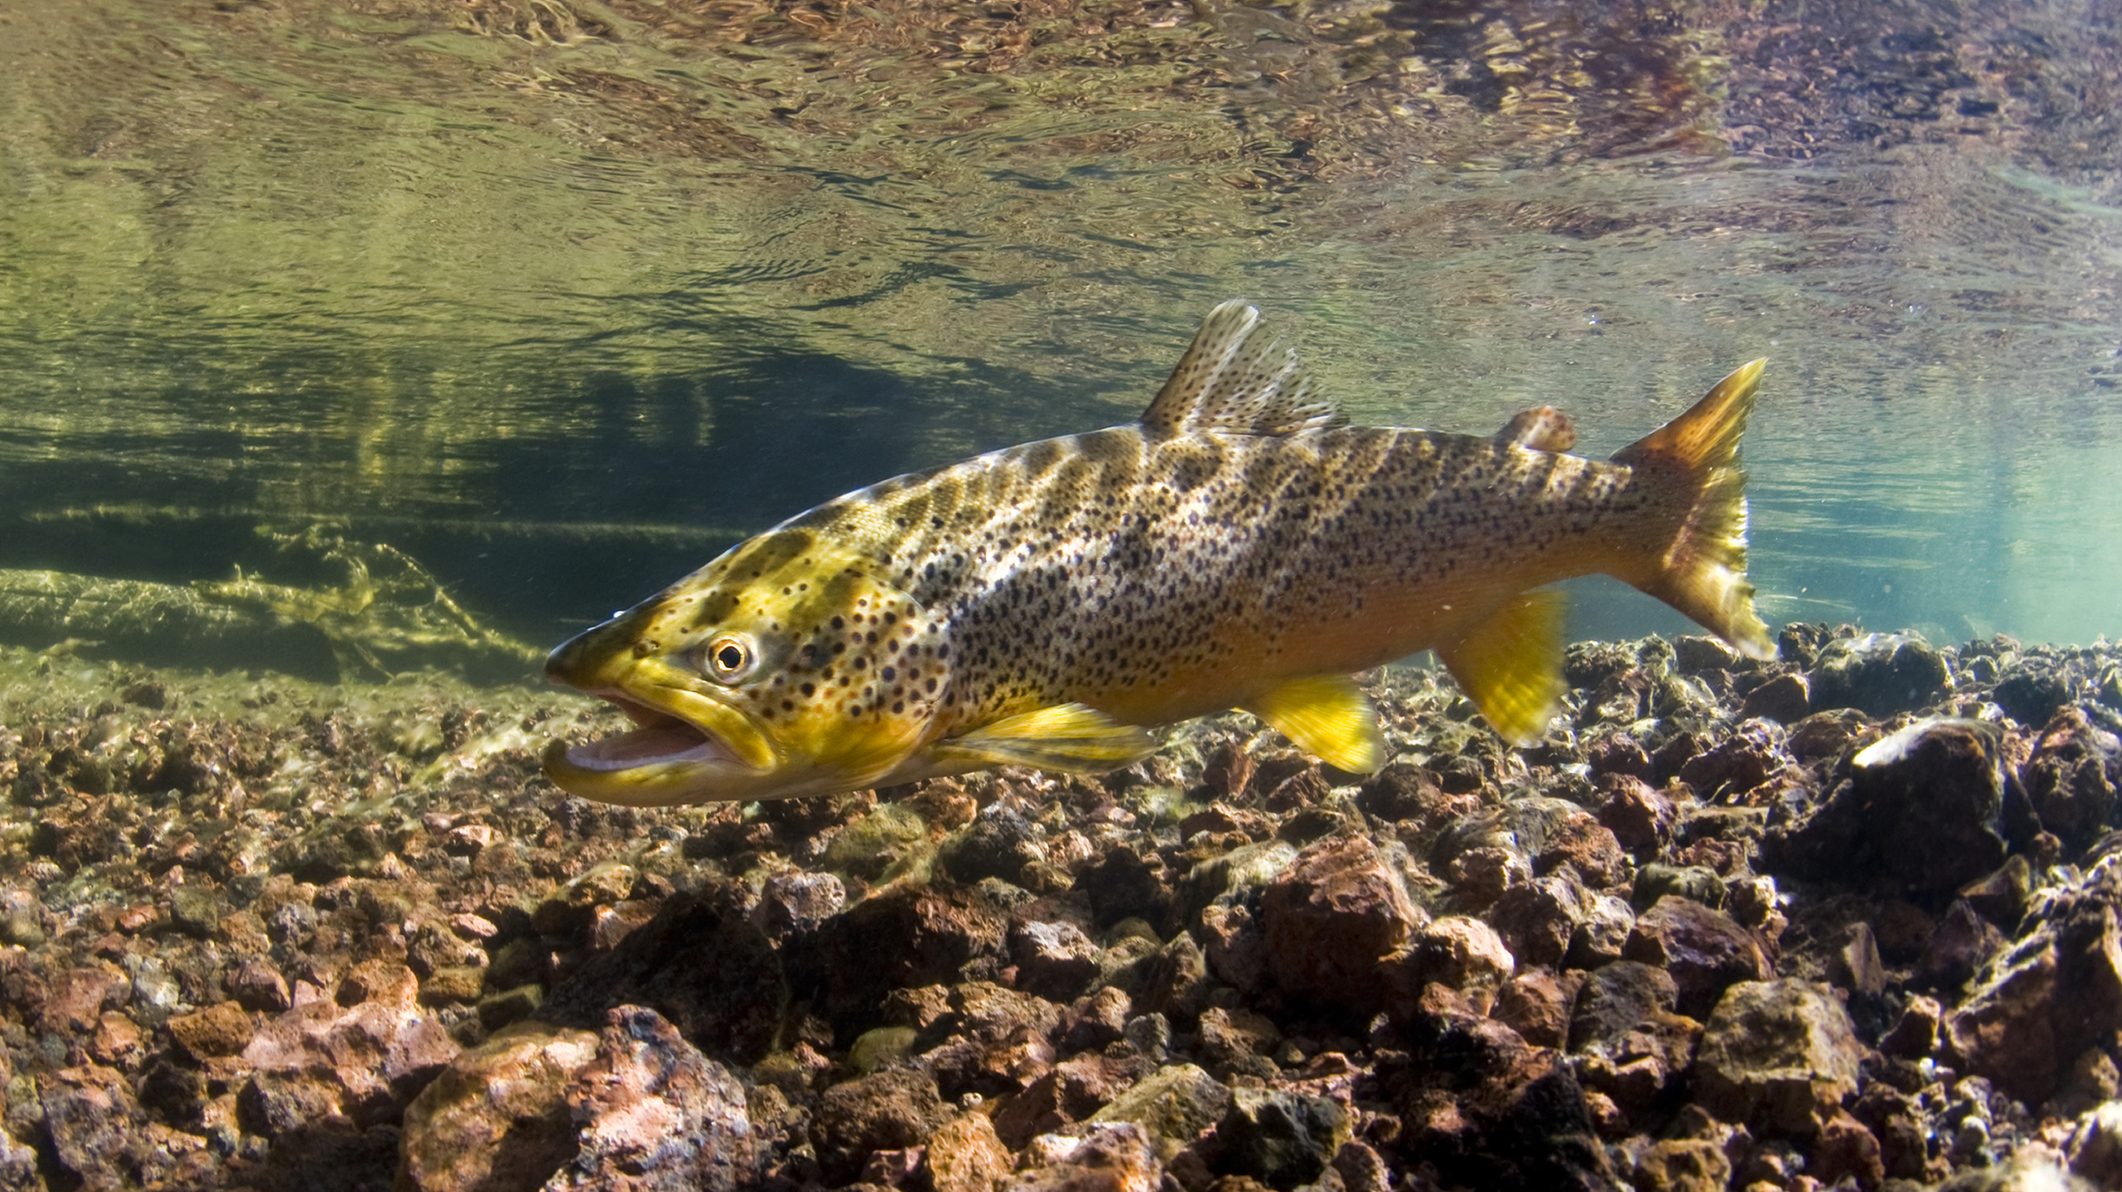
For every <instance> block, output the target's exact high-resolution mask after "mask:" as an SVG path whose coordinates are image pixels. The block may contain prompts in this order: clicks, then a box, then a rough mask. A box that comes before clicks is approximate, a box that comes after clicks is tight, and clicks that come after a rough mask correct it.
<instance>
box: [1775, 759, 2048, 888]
mask: <svg viewBox="0 0 2122 1192" xmlns="http://www.w3.org/2000/svg"><path fill="white" fill-rule="evenodd" d="M2004 744H2005V742H2004V739H2003V730H2002V729H2001V728H2000V727H1998V726H1997V725H1994V724H1989V723H1986V722H1983V721H1975V720H1924V721H1919V722H1917V723H1915V724H1912V725H1909V726H1908V727H1907V728H1904V729H1902V730H1900V731H1899V732H1896V733H1894V734H1892V735H1891V736H1888V737H1886V738H1884V739H1882V740H1879V741H1875V742H1873V743H1872V744H1870V745H1868V746H1866V747H1864V748H1863V749H1862V750H1860V751H1858V753H1857V754H1856V756H1855V757H1853V758H1851V759H1850V765H1849V774H1850V776H1849V779H1848V780H1847V781H1845V782H1844V783H1842V784H1841V785H1840V786H1838V787H1837V788H1836V789H1835V791H1834V793H1833V794H1832V795H1830V796H1829V797H1828V799H1827V801H1826V802H1825V803H1824V804H1823V805H1822V806H1821V807H1819V809H1818V810H1816V811H1815V812H1813V813H1812V814H1811V815H1810V816H1809V817H1807V818H1805V819H1803V820H1800V821H1798V822H1795V823H1785V824H1778V825H1775V826H1773V827H1772V828H1771V829H1770V831H1769V832H1768V834H1767V836H1766V837H1765V838H1764V840H1763V841H1762V852H1763V858H1764V861H1765V862H1766V864H1767V865H1768V866H1770V867H1771V868H1773V869H1775V870H1776V871H1778V872H1789V873H1793V874H1795V875H1797V876H1800V877H1807V878H1814V879H1819V880H1836V881H1846V880H1848V879H1849V878H1850V877H1851V876H1852V875H1863V876H1868V877H1870V878H1871V879H1872V880H1874V881H1877V882H1880V883H1883V884H1885V885H1887V886H1889V887H1890V888H1892V889H1895V890H1896V891H1904V892H1907V893H1909V894H1911V895H1915V896H1931V897H1935V896H1942V895H1945V894H1948V893H1950V892H1952V891H1954V890H1957V889H1959V888H1960V887H1961V886H1964V885H1966V884H1967V883H1969V882H1971V881H1974V880H1976V879H1977V878H1981V877H1983V876H1986V875H1987V874H1989V873H1991V872H1993V871H1994V870H1995V869H1996V868H1997V866H1999V865H2001V864H2003V862H2004V858H2005V855H2006V852H2007V850H2008V848H2009V847H2010V845H2011V843H2012V842H2014V841H2018V840H2021V839H2022V838H2028V837H2031V835H2032V831H2033V829H2034V826H2035V825H2034V823H2033V819H2032V815H2031V811H2030V809H2029V808H2028V807H2027V805H2026V802H2025V795H2024V793H2023V791H2021V790H2020V789H2019V786H2018V778H2017V776H2016V774H2014V773H2013V772H2012V771H2011V770H2010V768H2009V767H2008V766H2007V765H2006V764H2005V757H2004Z"/></svg>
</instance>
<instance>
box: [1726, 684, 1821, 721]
mask: <svg viewBox="0 0 2122 1192" xmlns="http://www.w3.org/2000/svg"><path fill="white" fill-rule="evenodd" d="M1811 711H1812V685H1811V684H1809V683H1807V682H1806V681H1805V676H1804V675H1802V674H1799V673H1797V672H1792V673H1790V674H1784V675H1777V676H1776V677H1775V678H1773V679H1770V680H1768V681H1767V682H1766V683H1763V684H1761V685H1760V686H1758V687H1755V688H1754V689H1753V690H1752V691H1749V692H1747V693H1746V698H1745V699H1744V700H1741V701H1740V703H1739V715H1740V716H1741V717H1742V718H1745V719H1752V718H1754V717H1756V716H1762V717H1766V718H1768V719H1770V720H1774V721H1777V722H1779V723H1782V724H1796V723H1797V722H1798V721H1800V720H1803V719H1805V717H1806V715H1807V714H1808V713H1809V712H1811Z"/></svg>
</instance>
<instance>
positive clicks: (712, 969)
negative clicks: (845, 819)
mask: <svg viewBox="0 0 2122 1192" xmlns="http://www.w3.org/2000/svg"><path fill="white" fill-rule="evenodd" d="M847 917H848V916H847V915H841V916H837V917H835V918H834V919H832V920H830V921H829V922H828V924H827V926H826V927H824V928H821V929H820V930H819V931H816V932H813V933H810V934H809V935H805V936H800V937H797V941H796V942H794V943H792V944H791V945H790V946H789V951H790V952H792V953H794V955H792V956H789V955H788V954H787V953H777V952H776V950H775V948H774V946H773V944H772V942H771V941H769V940H768V939H767V938H766V937H765V936H764V935H762V934H761V933H760V931H759V929H758V927H756V926H755V925H754V924H753V923H752V922H751V919H750V916H749V915H748V913H747V911H746V908H745V907H744V905H743V904H742V903H741V901H740V900H739V899H738V898H737V897H736V896H735V895H734V893H733V892H731V891H729V890H726V889H721V888H717V887H707V888H704V889H702V890H700V891H698V892H689V893H685V894H678V895H674V896H671V897H668V898H665V899H663V902H662V905H661V907H660V908H659V909H658V910H657V911H656V914H655V917H654V918H652V919H650V920H649V921H648V922H646V923H643V924H641V925H640V926H639V927H636V928H634V929H633V930H632V931H629V932H627V933H626V934H625V936H624V938H622V939H620V940H619V942H618V943H617V944H616V945H615V946H613V947H611V948H609V949H604V950H592V951H588V953H587V957H586V959H584V960H582V961H581V963H580V964H579V965H578V966H576V967H573V968H571V969H569V970H568V971H567V972H565V973H564V974H563V975H562V976H561V977H560V978H559V979H557V980H555V981H554V983H553V984H552V986H551V988H550V989H549V990H548V992H547V996H545V997H544V999H543V1005H542V1007H541V1008H540V1009H539V1014H540V1016H541V1017H543V1018H545V1019H547V1020H548V1021H551V1022H558V1023H563V1024H565V1025H568V1026H575V1027H581V1028H583V1029H585V1030H602V1029H603V1028H604V1026H605V1025H606V1023H605V1018H606V1015H607V1014H608V1013H609V1012H610V1009H611V1007H612V1006H614V1005H637V1006H647V1007H649V1008H650V1009H653V1010H655V1011H656V1013H658V1014H661V1015H662V1016H663V1017H665V1018H667V1019H669V1020H670V1021H671V1023H672V1024H673V1025H675V1026H676V1027H677V1028H678V1030H679V1033H681V1034H683V1035H684V1036H685V1037H686V1038H687V1039H689V1040H692V1041H694V1043H695V1045H696V1046H699V1047H701V1048H704V1049H706V1050H707V1051H710V1052H713V1053H714V1054H716V1055H718V1056H723V1057H726V1058H728V1059H730V1060H733V1061H735V1062H740V1063H754V1062H757V1061H758V1060H759V1059H761V1058H763V1057H764V1056H765V1055H766V1053H767V1052H768V1051H769V1050H770V1049H771V1048H772V1046H773V1044H774V1040H775V1038H776V1036H777V1034H778V1032H779V1031H780V1030H781V1025H782V1024H781V1017H780V1015H781V1011H780V1007H781V1005H782V1003H783V1002H784V1000H785V999H786V998H787V997H788V980H789V978H788V977H787V976H786V975H785V973H784V964H783V958H784V956H788V963H787V967H788V968H798V967H802V966H808V965H812V964H818V963H823V961H824V957H823V956H822V955H820V954H819V953H817V952H813V951H812V950H811V946H812V945H813V944H815V943H816V941H817V937H818V936H821V935H824V934H826V933H828V932H829V931H830V930H831V927H832V925H834V924H839V923H842V922H843V921H845V920H846V918H847ZM878 926H880V928H881V926H882V925H881V924H879V925H878ZM992 928H993V932H994V934H993V936H992V937H990V938H991V941H992V943H993V945H994V946H996V948H997V949H998V950H999V945H1000V943H1001V939H1000V936H1001V924H1000V922H999V921H996V922H994V923H993V924H992ZM903 939H904V937H902V936H899V935H887V934H883V933H881V932H880V934H878V935H877V936H875V937H873V938H871V939H869V940H868V941H866V942H865V943H863V944H860V945H856V944H853V943H852V942H850V941H845V940H842V941H840V942H838V943H836V944H835V945H834V946H833V947H832V948H831V953H832V955H833V956H834V958H835V961H836V968H835V969H834V970H833V972H834V974H835V975H836V976H838V978H839V979H840V980H841V981H844V982H846V983H847V987H848V988H849V989H850V990H852V989H854V988H860V989H861V990H862V991H863V993H864V995H865V997H867V999H868V1000H867V1001H866V1002H865V1003H864V1005H865V1007H866V1009H865V1011H864V1012H865V1013H866V1014H874V1012H875V1010H876V1007H877V1006H878V1004H879V1003H881V1002H882V1001H883V997H884V994H885V992H886V989H887V988H888V986H885V985H883V984H882V983H881V982H879V981H878V980H877V978H878V976H879V975H880V973H890V972H894V971H897V970H896V969H895V966H896V965H899V964H904V963H908V961H907V959H906V956H905V954H903V953H901V952H899V951H898V950H897V948H898V944H897V943H896V942H892V943H888V942H887V941H902V940H903ZM509 947H513V945H509ZM509 947H504V948H503V949H501V951H500V952H499V953H497V954H496V955H495V958H494V963H493V966H492V967H491V968H490V969H489V970H488V974H487V983H488V986H489V988H493V987H495V986H496V985H497V983H499V982H501V981H503V980H504V979H505V977H504V974H503V972H502V969H503V959H504V957H505V955H506V954H507V953H508V951H509ZM804 975H805V977H806V978H808V979H811V980H824V979H825V978H823V977H822V976H820V975H819V974H817V973H816V972H815V971H814V970H806V971H805V974H804ZM914 983H915V984H920V983H922V982H914ZM501 987H502V988H507V986H505V985H504V986H501ZM518 1008H521V1007H518ZM482 1017H485V1008H484V1007H482ZM504 1017H505V1014H504ZM854 1033H855V1034H859V1033H860V1031H856V1032H854ZM851 1039H852V1035H850V1040H851Z"/></svg>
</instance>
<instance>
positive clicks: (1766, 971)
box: [1621, 894, 1773, 1018]
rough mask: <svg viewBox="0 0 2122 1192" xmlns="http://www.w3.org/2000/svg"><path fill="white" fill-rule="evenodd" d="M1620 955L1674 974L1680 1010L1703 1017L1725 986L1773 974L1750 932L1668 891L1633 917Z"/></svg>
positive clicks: (1760, 979) (1730, 920)
mask: <svg viewBox="0 0 2122 1192" xmlns="http://www.w3.org/2000/svg"><path fill="white" fill-rule="evenodd" d="M1621 955H1622V956H1623V957H1625V958H1626V959H1629V960H1636V961H1641V962H1643V963H1644V964H1648V965H1653V966H1656V967H1658V968H1662V969H1664V970H1665V971H1666V972H1668V973H1670V974H1672V978H1673V985H1674V986H1675V988H1676V989H1677V991H1678V993H1679V1010H1680V1013H1682V1014H1686V1015H1688V1016H1690V1017H1693V1018H1701V1017H1703V1016H1705V1015H1707V1014H1708V1013H1709V1012H1710V1010H1711V1008H1712V1007H1714V1006H1715V1005H1716V1004H1717V999H1718V998H1719V997H1722V996H1723V994H1724V990H1725V989H1726V988H1727V987H1729V986H1731V985H1732V984H1734V983H1735V982H1739V981H1765V980H1767V979H1768V978H1769V977H1770V976H1772V975H1773V971H1772V969H1771V968H1770V966H1769V963H1768V956H1767V955H1766V954H1765V953H1764V952H1763V951H1762V950H1761V942H1760V940H1758V939H1757V938H1755V936H1754V933H1753V932H1751V931H1748V930H1747V929H1746V928H1744V927H1741V926H1739V924H1738V922H1737V921H1736V920H1734V919H1733V918H1732V917H1731V916H1730V915H1727V914H1725V913H1724V912H1723V911H1720V910H1714V909H1712V908H1710V907H1706V906H1704V905H1702V904H1701V903H1699V902H1696V901H1694V900H1693V899H1689V898H1682V897H1679V896H1677V895H1673V894H1667V895H1665V896H1664V897H1662V898H1660V899H1658V901H1657V904H1656V905H1654V906H1652V907H1651V908H1650V909H1649V910H1647V911H1645V912H1643V914H1641V915H1640V916H1638V917H1637V919H1636V926H1635V929H1634V930H1633V931H1631V932H1630V933H1629V937H1628V943H1627V944H1626V945H1624V946H1623V947H1622V949H1621Z"/></svg>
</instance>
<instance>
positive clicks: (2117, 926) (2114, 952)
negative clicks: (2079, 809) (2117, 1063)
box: [1945, 854, 2122, 1103]
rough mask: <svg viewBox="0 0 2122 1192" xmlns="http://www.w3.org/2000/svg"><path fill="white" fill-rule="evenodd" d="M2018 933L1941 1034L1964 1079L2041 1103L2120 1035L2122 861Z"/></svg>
mask: <svg viewBox="0 0 2122 1192" xmlns="http://www.w3.org/2000/svg"><path fill="white" fill-rule="evenodd" d="M2021 931H2022V934H2021V936H2020V938H2019V940H2018V941H2017V942H2016V943H2014V944H2013V945H2012V946H2011V948H2010V949H2009V950H2007V951H2006V952H2004V953H2003V954H2002V955H2000V956H1998V957H1996V958H1995V959H1994V960H1992V961H1991V962H1990V964H1989V965H1988V966H1987V967H1986V968H1985V969H1984V970H1983V971H1982V973H1981V974H1980V977H1979V979H1978V981H1977V984H1976V987H1975V990H1974V992H1973V993H1971V994H1969V995H1968V997H1967V999H1966V1000H1965V1001H1963V1002H1962V1003H1961V1004H1960V1005H1959V1007H1958V1008H1956V1009H1955V1010H1953V1011H1952V1013H1951V1014H1950V1015H1948V1016H1947V1018H1946V1022H1945V1028H1946V1031H1945V1033H1946V1041H1947V1043H1948V1045H1949V1046H1950V1047H1951V1050H1952V1052H1953V1054H1954V1055H1956V1056H1957V1057H1959V1061H1960V1063H1961V1064H1962V1065H1964V1066H1965V1067H1966V1069H1967V1070H1968V1071H1971V1072H1975V1073H1977V1074H1979V1075H1982V1076H1986V1077H1988V1078H1989V1079H1990V1080H1992V1081H1994V1082H1995V1083H1996V1084H1997V1086H1998V1087H1999V1088H2001V1089H2004V1090H2005V1091H2006V1092H2009V1093H2010V1094H2011V1095H2013V1096H2015V1097H2018V1098H2020V1099H2021V1100H2024V1101H2027V1102H2029V1103H2038V1102H2040V1101H2043V1100H2046V1099H2047V1098H2048V1096H2049V1095H2050V1094H2051V1093H2053V1092H2054V1091H2055V1090H2056V1086H2057V1083H2058V1081H2059V1079H2060V1078H2061V1075H2062V1073H2063V1070H2064V1067H2065V1066H2066V1065H2068V1064H2069V1063H2070V1061H2071V1060H2072V1059H2073V1058H2075V1057H2076V1056H2078V1055H2080V1054H2082V1053H2083V1052H2084V1051H2085V1050H2086V1048H2088V1047H2092V1046H2094V1045H2096V1044H2100V1043H2104V1042H2105V1041H2107V1040H2109V1039H2111V1038H2112V1037H2113V1035H2114V1033H2115V1032H2116V1031H2118V1030H2122V855H2116V854H2110V855H2108V856H2107V857H2105V858H2103V859H2102V860H2101V861H2100V863H2099V864H2098V865H2096V866H2095V867H2094V868H2093V869H2092V871H2091V872H2089V873H2087V874H2086V875H2085V876H2084V877H2082V878H2081V879H2079V880H2078V881H2077V882H2076V883H2074V884H2072V885H2070V886H2067V887H2065V888H2063V889H2062V890H2060V891H2058V892H2057V893H2056V894H2055V895H2054V896H2053V897H2051V898H2050V899H2049V900H2048V901H2047V902H2046V903H2045V904H2043V905H2042V906H2041V907H2040V909H2039V910H2037V911H2036V912H2035V913H2034V914H2033V916H2032V917H2031V918H2030V920H2029V922H2028V923H2027V924H2025V925H2024V926H2023V927H2022V929H2021Z"/></svg>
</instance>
